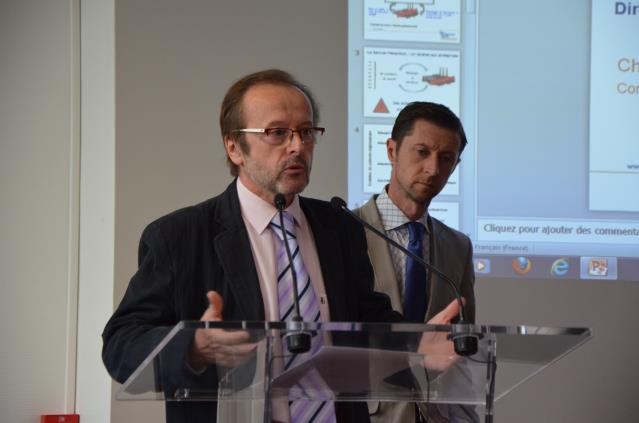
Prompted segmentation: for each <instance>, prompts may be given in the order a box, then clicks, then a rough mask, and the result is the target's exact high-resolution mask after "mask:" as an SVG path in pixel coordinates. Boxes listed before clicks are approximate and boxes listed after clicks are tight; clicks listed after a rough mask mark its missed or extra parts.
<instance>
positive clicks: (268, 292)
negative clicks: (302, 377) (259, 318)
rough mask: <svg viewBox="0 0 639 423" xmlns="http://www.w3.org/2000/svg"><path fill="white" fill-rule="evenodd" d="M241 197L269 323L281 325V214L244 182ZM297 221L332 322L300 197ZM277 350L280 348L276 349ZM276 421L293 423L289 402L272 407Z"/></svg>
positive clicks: (323, 311) (294, 207) (325, 315)
mask: <svg viewBox="0 0 639 423" xmlns="http://www.w3.org/2000/svg"><path fill="white" fill-rule="evenodd" d="M237 194H238V197H239V199H240V209H241V212H242V219H243V220H244V225H245V226H246V230H247V232H248V236H249V240H250V243H251V252H252V253H253V260H254V261H255V268H256V269H257V276H258V279H259V281H260V290H261V292H262V299H263V300H264V313H265V319H266V321H279V320H280V308H279V301H278V293H277V274H276V273H277V257H276V244H275V237H276V236H277V235H276V234H275V233H274V232H273V229H272V227H271V226H270V223H271V220H272V219H273V217H274V216H275V215H276V214H277V209H276V208H275V206H274V205H273V204H269V203H267V202H266V201H264V200H263V199H261V198H260V197H258V196H257V195H255V194H254V193H252V192H251V191H249V189H248V188H246V186H244V184H243V183H242V181H241V180H240V179H239V178H238V179H237ZM286 211H288V212H289V213H290V214H291V215H292V216H293V217H294V218H295V236H296V237H297V245H298V246H299V248H300V254H301V255H302V260H304V266H306V271H307V272H308V274H309V276H310V277H311V284H312V285H313V290H314V291H315V296H316V297H317V302H318V304H319V308H320V315H321V320H322V321H324V322H326V321H329V320H330V314H329V310H328V300H327V298H326V290H325V289H324V278H323V277H322V269H321V267H320V262H319V257H318V255H317V248H316V247H315V238H314V237H313V232H312V231H311V228H310V227H309V225H308V221H307V220H306V216H305V215H304V212H302V209H301V208H300V201H299V197H298V196H297V195H296V196H295V199H294V200H293V202H292V203H291V205H290V206H289V207H288V208H287V209H286ZM276 348H277V347H276ZM274 366H275V367H276V370H275V371H276V372H277V371H278V370H277V369H278V368H279V369H280V370H281V366H282V363H278V362H275V363H274ZM272 420H273V421H274V422H284V423H286V422H289V421H290V415H289V407H288V401H286V400H274V401H273V404H272Z"/></svg>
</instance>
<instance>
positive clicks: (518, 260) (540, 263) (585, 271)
mask: <svg viewBox="0 0 639 423" xmlns="http://www.w3.org/2000/svg"><path fill="white" fill-rule="evenodd" d="M473 266H474V268H475V276H476V277H477V278H528V279H584V280H603V281H611V280H613V281H614V280H622V281H638V282H639V258H637V257H607V256H596V257H595V256H538V255H476V256H475V257H474V259H473Z"/></svg>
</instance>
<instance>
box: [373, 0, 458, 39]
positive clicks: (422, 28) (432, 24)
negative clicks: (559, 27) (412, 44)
mask: <svg viewBox="0 0 639 423" xmlns="http://www.w3.org/2000/svg"><path fill="white" fill-rule="evenodd" d="M460 5H461V0H412V1H410V2H401V1H389V0H366V1H365V2H364V38H365V39H368V40H392V41H418V42H437V43H459V41H460V38H461V34H460V26H461V24H460Z"/></svg>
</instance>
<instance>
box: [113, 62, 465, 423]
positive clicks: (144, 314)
mask: <svg viewBox="0 0 639 423" xmlns="http://www.w3.org/2000/svg"><path fill="white" fill-rule="evenodd" d="M318 119H319V116H318V110H317V106H316V103H315V100H314V99H313V96H312V94H311V93H310V91H309V90H308V88H307V87H305V86H304V85H302V84H301V83H299V82H298V81H297V80H295V79H294V78H293V77H292V76H291V75H290V74H288V73H286V72H284V71H281V70H267V71H262V72H257V73H254V74H251V75H248V76H246V77H244V78H242V79H240V80H239V81H237V82H236V83H235V84H233V85H232V86H231V88H230V89H229V90H228V91H227V93H226V96H225V98H224V100H223V102H222V107H221V112H220V128H221V132H222V138H223V142H224V147H225V149H226V153H227V161H228V163H229V165H230V169H231V174H232V175H233V176H235V180H234V181H233V182H232V183H231V184H230V185H229V186H228V188H227V189H226V191H224V192H223V193H221V194H220V195H218V196H216V197H214V198H212V199H210V200H207V201H204V202H203V203H200V204H197V205H195V206H191V207H187V208H185V209H182V210H178V211H175V212H173V213H171V214H169V215H167V216H164V217H162V218H160V219H158V220H156V221H155V222H153V223H151V224H150V225H149V226H147V227H146V229H145V230H144V232H143V234H142V238H141V240H140V248H139V260H138V262H139V268H138V270H137V272H136V273H135V275H134V276H133V277H132V279H131V281H130V284H129V287H128V289H127V291H126V293H125V295H124V298H123V300H122V302H121V303H120V305H119V306H118V308H117V309H116V311H115V312H114V315H113V316H112V317H111V319H110V320H109V322H108V323H107V325H106V328H105V330H104V333H103V340H104V345H103V352H102V356H103V360H104V363H105V365H106V367H107V369H108V371H109V373H110V374H111V375H112V377H113V378H114V379H116V380H117V381H119V382H123V381H124V380H126V379H127V378H128V377H129V376H130V375H131V373H132V372H133V371H134V370H135V369H136V367H137V366H138V365H139V364H140V362H141V361H142V359H143V358H144V357H146V355H147V354H148V353H149V352H151V350H152V349H153V348H154V347H155V346H156V345H157V344H158V343H159V341H160V340H161V339H162V338H163V337H164V336H165V335H166V334H167V333H168V332H169V331H170V329H171V327H172V326H173V325H175V324H176V323H178V322H179V321H181V320H198V319H200V320H207V321H212V320H228V321H240V320H249V321H280V320H283V321H288V320H290V318H291V316H292V309H293V306H292V294H291V292H292V289H290V288H291V286H292V281H291V279H292V277H291V272H290V271H288V267H287V266H284V268H283V269H284V270H281V269H282V268H281V266H280V265H281V264H285V265H287V264H288V261H287V260H286V255H285V254H284V253H283V250H282V245H283V242H284V240H282V239H281V235H282V230H281V226H280V221H279V219H278V217H279V215H278V212H277V209H276V207H275V206H274V205H273V204H274V197H275V195H276V194H283V196H284V198H285V212H284V213H285V227H286V231H287V232H288V238H289V241H290V240H294V241H295V243H296V244H297V245H296V247H298V248H299V254H297V251H298V250H297V248H294V249H293V250H294V251H292V253H293V255H294V256H296V259H295V265H294V267H295V268H296V270H297V276H298V278H297V279H298V290H299V292H300V302H301V303H302V306H301V307H300V309H301V314H302V318H303V320H304V321H328V320H334V321H347V322H348V321H398V320H400V319H401V316H400V315H399V314H398V313H396V312H394V311H393V310H392V308H391V306H390V302H389V301H388V297H387V296H385V295H383V294H377V293H375V292H373V274H372V269H371V265H370V261H369V259H368V256H367V253H366V241H365V237H364V233H363V230H362V228H361V227H359V225H356V224H353V222H352V220H351V219H350V218H349V217H348V216H346V215H344V214H341V213H338V212H337V211H335V210H333V209H332V208H331V206H330V204H329V203H327V202H324V201H319V200H313V199H309V198H303V197H301V196H299V195H298V194H299V193H301V192H302V190H303V189H304V188H305V187H306V185H307V184H308V182H309V177H310V171H311V164H312V158H313V150H314V148H315V144H316V143H318V142H319V139H320V138H321V136H322V135H323V133H324V128H321V127H318ZM300 258H301V260H300ZM284 283H288V285H285V286H284V288H282V286H283V284H284ZM287 286H288V288H287ZM454 312H456V311H454ZM315 338H317V337H313V339H314V340H315ZM186 344H187V348H184V351H181V352H180V351H177V352H176V353H175V357H173V359H172V360H170V364H174V365H175V366H177V371H176V372H175V373H177V374H178V376H179V377H183V378H188V377H190V376H194V377H197V376H199V375H202V377H204V375H206V374H207V373H208V372H210V371H215V367H216V365H222V366H224V365H227V364H233V360H234V357H237V356H238V355H242V354H247V355H248V354H250V353H251V351H252V349H253V348H254V345H253V344H252V343H251V342H250V339H249V337H248V335H247V333H245V332H226V331H222V330H219V329H217V330H211V329H198V330H197V331H195V334H194V336H193V337H192V339H188V342H187V343H186ZM316 346H317V345H316V344H313V346H312V348H315V347H316ZM180 354H182V355H180ZM209 364H214V365H213V366H209ZM174 376H175V375H174V374H172V375H168V376H167V377H166V378H164V379H163V381H162V382H163V383H165V386H163V387H164V391H165V393H167V395H170V394H171V391H169V392H167V389H168V388H167V385H166V383H167V380H168V381H170V380H171V378H172V377H174ZM215 377H216V376H213V380H217V379H215ZM299 403H300V402H299V401H293V402H292V403H291V404H290V405H289V404H285V405H284V407H283V408H282V407H279V408H278V407H275V406H274V410H273V420H274V421H290V422H294V423H298V422H311V421H318V422H320V421H321V422H334V421H342V422H363V421H368V420H369V417H368V412H367V409H366V405H365V404H364V403H333V402H330V401H326V402H318V403H316V404H311V405H309V404H308V403H306V404H301V405H300V404H299ZM216 408H217V403H207V402H179V401H173V402H168V401H167V403H166V412H167V421H168V422H186V421H188V422H199V421H206V422H211V421H215V416H216Z"/></svg>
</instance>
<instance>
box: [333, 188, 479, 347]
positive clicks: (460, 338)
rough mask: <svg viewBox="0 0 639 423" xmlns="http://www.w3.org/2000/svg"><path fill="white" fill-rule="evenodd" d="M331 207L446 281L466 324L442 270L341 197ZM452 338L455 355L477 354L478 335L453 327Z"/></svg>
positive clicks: (462, 322)
mask: <svg viewBox="0 0 639 423" xmlns="http://www.w3.org/2000/svg"><path fill="white" fill-rule="evenodd" d="M331 206H333V208H334V209H337V210H341V211H343V212H345V213H347V214H348V215H349V216H351V217H352V218H353V219H355V220H357V221H358V222H359V223H361V224H362V225H364V227H366V228H367V229H370V230H371V231H372V232H373V233H374V234H375V235H377V236H379V237H381V238H382V239H383V240H384V241H386V242H388V243H389V244H391V245H392V246H393V247H395V248H397V249H399V250H400V251H401V252H403V253H404V254H406V255H408V256H411V257H412V258H413V259H415V260H416V261H417V262H418V263H420V264H421V265H422V266H424V267H425V268H426V269H428V270H430V271H432V272H433V273H435V274H436V275H437V276H439V277H440V278H442V279H443V280H444V281H446V283H448V285H450V287H451V288H452V290H453V292H454V294H455V298H456V299H457V303H458V304H459V324H464V323H466V320H465V318H464V317H465V315H466V313H465V309H464V302H463V301H462V299H461V295H460V293H459V290H458V289H457V286H456V285H455V283H454V282H453V281H452V280H451V279H450V278H449V277H448V276H446V275H445V274H444V273H443V272H442V271H441V270H439V269H438V268H436V267H435V266H433V265H432V264H430V263H427V262H426V261H425V260H424V259H423V258H422V257H420V256H418V255H417V254H415V253H413V252H412V251H410V250H408V249H407V248H405V247H404V246H403V245H400V244H399V243H397V242H396V241H394V240H393V239H391V238H389V237H388V235H386V234H385V233H383V232H381V231H380V230H379V229H377V228H376V227H374V226H373V225H371V224H370V223H368V222H366V221H365V220H364V219H362V218H361V217H359V216H358V215H357V214H355V213H354V212H353V211H352V210H351V209H349V208H348V207H347V205H346V201H344V200H342V199H341V198H339V197H333V198H331ZM451 337H452V339H453V344H454V346H455V353H457V354H458V355H461V356H470V355H474V354H476V353H477V336H476V335H469V334H460V333H455V329H454V327H453V333H452V334H451Z"/></svg>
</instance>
